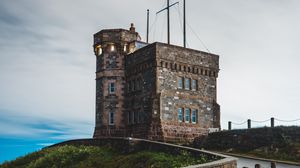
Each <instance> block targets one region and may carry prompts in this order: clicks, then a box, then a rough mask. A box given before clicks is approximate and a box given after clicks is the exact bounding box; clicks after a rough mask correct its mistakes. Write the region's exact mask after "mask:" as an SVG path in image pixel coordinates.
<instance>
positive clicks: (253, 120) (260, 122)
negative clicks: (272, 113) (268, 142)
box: [251, 119, 271, 123]
mask: <svg viewBox="0 0 300 168" xmlns="http://www.w3.org/2000/svg"><path fill="white" fill-rule="evenodd" d="M270 120H271V119H267V120H263V121H255V120H251V122H256V123H265V122H267V121H270Z"/></svg>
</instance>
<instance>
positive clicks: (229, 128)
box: [228, 121, 231, 130]
mask: <svg viewBox="0 0 300 168" xmlns="http://www.w3.org/2000/svg"><path fill="white" fill-rule="evenodd" d="M228 130H231V121H228Z"/></svg>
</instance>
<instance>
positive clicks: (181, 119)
mask: <svg viewBox="0 0 300 168" xmlns="http://www.w3.org/2000/svg"><path fill="white" fill-rule="evenodd" d="M178 121H179V122H182V121H183V114H182V108H178Z"/></svg>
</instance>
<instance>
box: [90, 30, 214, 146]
mask: <svg viewBox="0 0 300 168" xmlns="http://www.w3.org/2000/svg"><path fill="white" fill-rule="evenodd" d="M140 40H141V38H140V36H139V34H138V33H137V32H136V31H135V28H134V27H133V25H131V27H130V29H129V30H125V29H107V30H101V31H100V32H98V33H96V34H94V51H95V55H96V59H97V71H96V127H95V132H94V138H100V137H109V136H115V137H136V138H145V139H151V140H159V141H176V142H186V141H192V140H193V138H194V137H197V136H199V135H203V134H207V133H208V131H209V130H210V129H220V107H219V105H218V104H217V102H216V98H217V95H216V94H217V92H216V91H217V77H218V72H219V56H218V55H215V54H211V53H207V52H202V51H197V50H193V49H188V48H183V47H179V46H175V45H169V44H164V43H159V42H155V43H152V44H147V43H144V42H141V41H140Z"/></svg>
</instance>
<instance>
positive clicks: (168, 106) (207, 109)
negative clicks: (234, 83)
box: [156, 43, 220, 142]
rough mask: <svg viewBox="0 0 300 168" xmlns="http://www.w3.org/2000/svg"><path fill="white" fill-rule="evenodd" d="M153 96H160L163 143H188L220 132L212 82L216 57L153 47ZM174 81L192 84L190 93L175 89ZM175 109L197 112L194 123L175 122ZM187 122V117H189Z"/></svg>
mask: <svg viewBox="0 0 300 168" xmlns="http://www.w3.org/2000/svg"><path fill="white" fill-rule="evenodd" d="M156 53H157V55H156V61H157V73H156V75H157V90H156V92H157V93H160V103H161V107H160V118H161V120H162V130H163V134H164V138H165V140H166V141H181V142H182V141H192V140H193V139H194V137H197V136H199V135H203V134H207V133H208V128H220V111H219V110H220V109H219V105H218V104H217V103H216V98H217V96H216V95H217V93H216V87H217V86H216V85H217V82H216V78H217V76H218V72H219V62H218V59H219V57H218V56H217V55H214V54H209V53H205V52H200V51H196V50H192V49H186V48H182V47H178V46H173V45H166V44H163V43H156ZM178 78H183V82H184V80H185V79H189V80H190V83H191V82H192V80H195V81H196V87H195V89H194V90H193V89H192V88H189V89H188V90H186V89H185V88H178ZM178 108H183V113H184V109H190V111H191V110H192V109H195V110H197V121H196V122H191V121H187V122H179V121H178V115H177V110H178ZM190 118H191V115H190Z"/></svg>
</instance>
